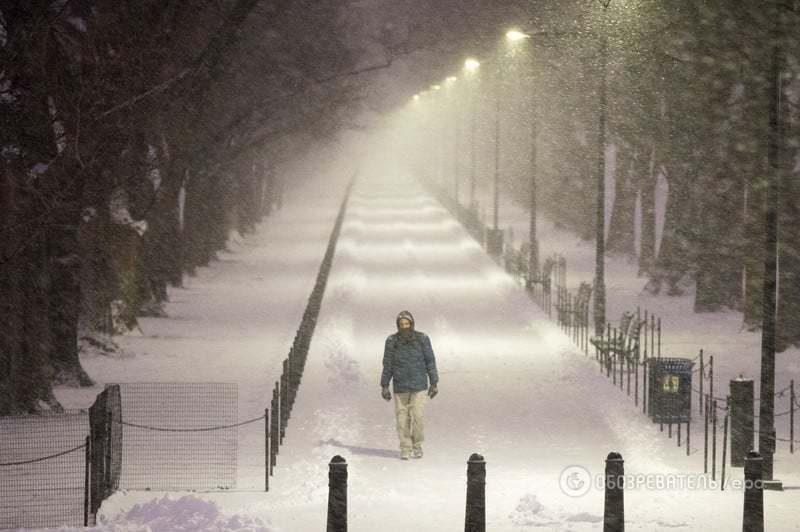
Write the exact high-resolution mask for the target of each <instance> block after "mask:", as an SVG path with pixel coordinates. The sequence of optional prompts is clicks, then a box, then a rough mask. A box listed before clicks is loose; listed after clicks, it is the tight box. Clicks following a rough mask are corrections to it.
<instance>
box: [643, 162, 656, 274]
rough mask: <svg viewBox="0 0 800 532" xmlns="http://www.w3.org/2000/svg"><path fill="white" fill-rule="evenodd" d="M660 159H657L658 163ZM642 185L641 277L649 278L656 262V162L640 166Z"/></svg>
mask: <svg viewBox="0 0 800 532" xmlns="http://www.w3.org/2000/svg"><path fill="white" fill-rule="evenodd" d="M657 160H658V159H656V161H657ZM639 168H640V172H642V173H641V174H640V176H641V178H642V179H641V181H640V183H641V185H640V188H639V202H640V206H641V214H642V226H641V227H642V231H641V233H640V235H639V275H640V276H647V275H650V274H651V273H652V272H653V267H654V266H655V262H656V176H657V175H658V166H657V164H656V163H655V161H652V160H651V161H648V162H647V165H645V164H641V165H639Z"/></svg>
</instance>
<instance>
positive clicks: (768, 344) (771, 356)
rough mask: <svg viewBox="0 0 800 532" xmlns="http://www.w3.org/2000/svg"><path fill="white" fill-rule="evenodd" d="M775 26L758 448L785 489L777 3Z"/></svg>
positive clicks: (769, 481)
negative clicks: (780, 440)
mask: <svg viewBox="0 0 800 532" xmlns="http://www.w3.org/2000/svg"><path fill="white" fill-rule="evenodd" d="M773 9H774V10H775V12H774V16H775V21H774V23H775V27H774V29H773V42H774V45H773V50H772V71H771V72H770V77H771V78H772V80H771V81H772V88H771V89H772V90H771V93H772V94H771V95H770V113H769V125H770V134H769V148H768V152H767V160H768V162H769V172H768V173H767V208H766V219H765V223H766V228H765V229H766V238H765V249H764V252H765V253H764V295H763V301H762V324H761V390H760V394H759V397H760V403H759V411H758V412H759V418H758V452H759V454H760V455H761V457H762V459H763V463H762V475H763V480H764V481H765V482H764V488H766V489H778V490H780V489H782V483H781V482H780V481H778V480H774V479H773V475H772V474H773V456H774V454H775V330H776V326H775V303H776V291H777V290H776V289H777V280H776V278H777V255H778V193H779V189H780V180H781V167H780V147H781V142H782V137H783V121H782V120H781V92H782V89H783V87H782V79H781V73H782V69H783V62H784V61H783V51H782V47H781V45H782V43H781V39H782V37H783V28H782V25H781V17H780V15H781V13H780V7H779V5H778V4H777V3H776V5H775V6H773Z"/></svg>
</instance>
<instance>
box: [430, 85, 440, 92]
mask: <svg viewBox="0 0 800 532" xmlns="http://www.w3.org/2000/svg"><path fill="white" fill-rule="evenodd" d="M431 88H432V89H433V90H435V91H438V90H439V89H441V88H442V86H441V85H431Z"/></svg>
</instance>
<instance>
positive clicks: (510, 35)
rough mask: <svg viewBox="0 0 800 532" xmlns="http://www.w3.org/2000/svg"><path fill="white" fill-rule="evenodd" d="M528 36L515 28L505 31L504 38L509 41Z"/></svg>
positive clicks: (516, 40)
mask: <svg viewBox="0 0 800 532" xmlns="http://www.w3.org/2000/svg"><path fill="white" fill-rule="evenodd" d="M529 37H530V35H526V34H525V33H522V32H521V31H517V30H510V31H507V32H506V39H508V40H509V41H511V42H518V41H521V40H523V39H527V38H529Z"/></svg>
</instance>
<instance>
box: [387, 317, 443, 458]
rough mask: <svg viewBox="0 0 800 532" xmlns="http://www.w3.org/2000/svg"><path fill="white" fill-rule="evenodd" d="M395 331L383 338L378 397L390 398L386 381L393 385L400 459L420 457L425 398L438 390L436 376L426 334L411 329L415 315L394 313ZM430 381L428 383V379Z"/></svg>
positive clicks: (423, 433) (423, 435)
mask: <svg viewBox="0 0 800 532" xmlns="http://www.w3.org/2000/svg"><path fill="white" fill-rule="evenodd" d="M396 323H397V332H396V333H395V334H392V335H390V336H389V337H388V338H386V345H385V346H384V350H383V374H382V375H381V396H382V397H383V398H384V399H385V400H387V401H390V400H391V399H392V394H391V393H390V392H389V382H392V385H393V388H394V412H395V416H396V418H397V435H398V437H399V438H400V458H402V459H403V460H408V458H409V457H410V456H413V457H414V458H422V442H423V440H424V439H425V431H424V427H423V409H424V407H425V400H426V399H427V398H428V397H430V398H431V399H433V398H434V397H436V394H437V393H438V390H437V387H436V385H437V383H438V382H439V375H438V373H437V372H436V358H435V357H434V355H433V347H431V340H430V338H428V335H427V334H425V333H423V332H421V331H416V330H414V317H413V316H412V315H411V313H410V312H408V311H407V310H404V311H402V312H401V313H400V314H398V315H397V320H396ZM429 381H430V386H428V382H429Z"/></svg>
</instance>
